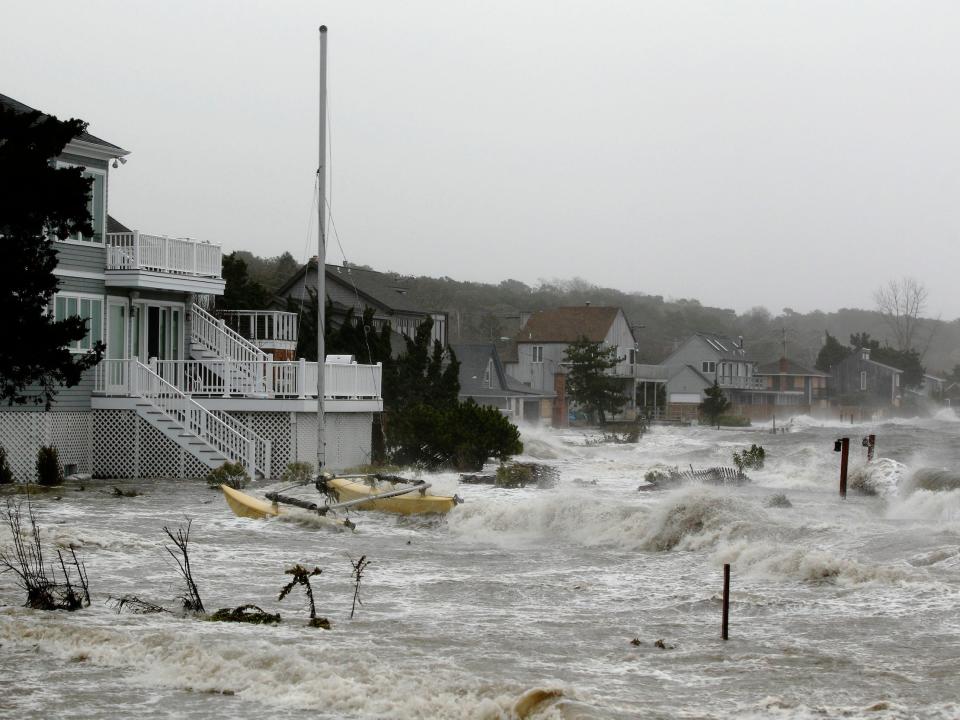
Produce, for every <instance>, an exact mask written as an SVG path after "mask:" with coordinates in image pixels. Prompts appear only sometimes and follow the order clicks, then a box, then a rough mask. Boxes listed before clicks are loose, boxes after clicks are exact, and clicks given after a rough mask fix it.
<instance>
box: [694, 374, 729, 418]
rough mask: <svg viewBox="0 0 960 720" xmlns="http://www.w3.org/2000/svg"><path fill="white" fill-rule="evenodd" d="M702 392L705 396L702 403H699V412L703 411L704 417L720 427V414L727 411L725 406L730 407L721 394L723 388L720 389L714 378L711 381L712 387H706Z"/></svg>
mask: <svg viewBox="0 0 960 720" xmlns="http://www.w3.org/2000/svg"><path fill="white" fill-rule="evenodd" d="M704 394H705V395H706V396H707V397H706V399H705V400H704V401H703V402H702V403H700V412H702V413H703V415H704V417H706V418H707V419H708V420H710V424H711V425H716V426H717V427H720V425H719V420H720V416H721V415H723V414H724V413H725V412H726V411H727V408H729V407H730V401H729V400H727V398H726V396H725V395H724V394H723V390H721V389H720V386H719V385H718V384H717V381H716V380H714V381H713V386H712V387H708V388H707V389H706V390H705V391H704Z"/></svg>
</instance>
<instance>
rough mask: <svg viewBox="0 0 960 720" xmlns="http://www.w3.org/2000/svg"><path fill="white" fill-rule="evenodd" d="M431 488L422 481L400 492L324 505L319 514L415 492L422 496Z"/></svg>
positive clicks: (394, 491)
mask: <svg viewBox="0 0 960 720" xmlns="http://www.w3.org/2000/svg"><path fill="white" fill-rule="evenodd" d="M429 487H430V483H428V482H425V481H423V480H421V481H420V482H418V483H416V484H414V485H412V486H411V487H407V488H400V489H399V490H388V491H387V492H382V493H377V494H376V495H371V496H370V497H365V498H357V499H356V500H347V501H346V502H342V503H337V504H336V505H324V506H323V507H319V508H317V512H318V513H320V514H321V515H326V514H327V512H328V511H330V510H342V509H343V508H351V507H355V506H357V505H363V504H364V503H368V502H372V501H374V500H380V499H381V498H389V497H397V496H398V495H408V494H410V493H413V492H419V493H421V494H423V493H425V492H426V491H427V488H429Z"/></svg>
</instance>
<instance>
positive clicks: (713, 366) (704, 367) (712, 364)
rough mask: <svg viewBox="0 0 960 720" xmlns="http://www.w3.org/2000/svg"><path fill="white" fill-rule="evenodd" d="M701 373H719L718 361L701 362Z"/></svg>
mask: <svg viewBox="0 0 960 720" xmlns="http://www.w3.org/2000/svg"><path fill="white" fill-rule="evenodd" d="M700 372H702V373H715V372H717V361H716V360H701V361H700Z"/></svg>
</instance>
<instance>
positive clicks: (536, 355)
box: [530, 345, 543, 365]
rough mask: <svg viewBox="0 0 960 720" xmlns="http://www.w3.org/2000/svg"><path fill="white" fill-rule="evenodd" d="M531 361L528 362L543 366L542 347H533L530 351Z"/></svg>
mask: <svg viewBox="0 0 960 720" xmlns="http://www.w3.org/2000/svg"><path fill="white" fill-rule="evenodd" d="M531 355H532V358H533V359H532V360H531V361H530V362H532V363H534V364H536V365H541V364H543V345H534V346H532V349H531Z"/></svg>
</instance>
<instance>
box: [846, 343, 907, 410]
mask: <svg viewBox="0 0 960 720" xmlns="http://www.w3.org/2000/svg"><path fill="white" fill-rule="evenodd" d="M830 375H831V381H832V384H833V392H834V395H835V396H836V397H838V398H839V400H840V404H841V406H861V407H862V406H879V407H891V406H893V407H899V405H900V398H901V390H900V379H901V376H902V375H903V371H902V370H900V369H899V368H895V367H891V366H890V365H884V364H883V363H880V362H877V361H876V360H871V359H870V348H856V349H855V350H854V351H853V352H852V353H850V354H849V355H848V356H847V357H846V358H844V359H843V360H842V361H841V362H839V363H837V364H836V365H834V366H833V367H832V368H831V369H830Z"/></svg>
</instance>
